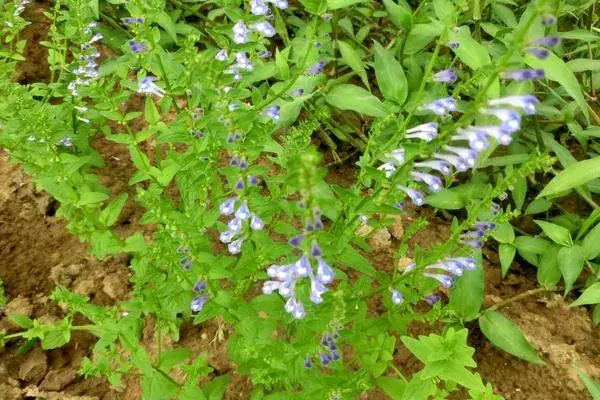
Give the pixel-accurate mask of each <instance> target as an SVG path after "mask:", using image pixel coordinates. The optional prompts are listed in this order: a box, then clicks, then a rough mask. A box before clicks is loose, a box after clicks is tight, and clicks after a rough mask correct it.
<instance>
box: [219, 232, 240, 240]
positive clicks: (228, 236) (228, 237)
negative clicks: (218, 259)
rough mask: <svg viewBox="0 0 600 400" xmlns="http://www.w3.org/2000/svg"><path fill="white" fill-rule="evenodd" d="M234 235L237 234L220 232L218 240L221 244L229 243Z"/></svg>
mask: <svg viewBox="0 0 600 400" xmlns="http://www.w3.org/2000/svg"><path fill="white" fill-rule="evenodd" d="M235 235H237V233H235V232H231V231H225V232H221V234H220V235H219V240H220V241H221V242H222V243H231V241H232V240H233V238H234V236H235Z"/></svg>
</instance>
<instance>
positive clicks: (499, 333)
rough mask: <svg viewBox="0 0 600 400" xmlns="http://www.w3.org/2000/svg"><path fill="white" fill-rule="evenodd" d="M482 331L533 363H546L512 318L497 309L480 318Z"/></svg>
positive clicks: (498, 344)
mask: <svg viewBox="0 0 600 400" xmlns="http://www.w3.org/2000/svg"><path fill="white" fill-rule="evenodd" d="M479 328H480V329H481V332H483V334H484V335H485V337H486V338H488V340H489V341H490V342H492V344H493V345H495V346H497V347H499V348H500V349H502V350H504V351H506V352H507V353H509V354H512V355H513V356H515V357H518V358H521V359H523V360H525V361H528V362H530V363H532V364H544V361H543V360H542V359H541V358H540V356H538V354H537V352H536V351H535V349H534V348H533V346H531V345H530V344H529V342H528V341H527V339H525V336H523V334H522V333H521V330H520V329H519V327H518V326H517V325H515V324H514V323H513V322H512V321H511V320H510V319H508V318H506V317H505V316H503V315H502V314H500V313H497V312H495V311H486V312H484V313H483V315H482V316H481V317H480V318H479Z"/></svg>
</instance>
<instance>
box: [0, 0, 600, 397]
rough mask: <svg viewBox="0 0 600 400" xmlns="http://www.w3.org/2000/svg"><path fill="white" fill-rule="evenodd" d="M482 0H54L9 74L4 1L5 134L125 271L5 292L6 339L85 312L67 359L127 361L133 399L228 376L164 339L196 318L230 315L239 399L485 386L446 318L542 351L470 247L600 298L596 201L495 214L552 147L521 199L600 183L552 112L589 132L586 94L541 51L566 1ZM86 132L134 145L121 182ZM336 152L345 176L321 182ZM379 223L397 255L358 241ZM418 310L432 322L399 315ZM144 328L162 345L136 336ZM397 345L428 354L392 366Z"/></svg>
mask: <svg viewBox="0 0 600 400" xmlns="http://www.w3.org/2000/svg"><path fill="white" fill-rule="evenodd" d="M476 3H477V7H476V9H472V8H471V5H470V4H471V3H470V2H466V1H455V2H452V1H449V0H433V1H423V2H419V4H418V6H416V7H412V6H411V5H410V4H409V3H408V2H405V1H399V2H398V3H396V2H394V1H392V0H384V1H383V2H382V4H380V3H378V2H368V1H360V0H359V1H357V0H326V1H325V0H299V1H298V2H293V3H292V2H290V3H288V1H287V0H270V1H267V0H250V1H247V0H244V1H240V0H231V1H213V2H187V1H186V2H184V1H180V0H169V1H162V0H148V1H140V0H129V1H126V0H109V1H107V2H104V1H102V2H98V1H94V0H92V1H86V2H84V1H80V0H59V1H56V2H55V6H54V8H53V10H52V12H50V11H48V12H47V16H48V17H49V18H51V27H50V29H49V31H48V40H47V41H44V42H43V44H44V46H46V47H47V48H48V61H49V67H50V71H51V76H50V80H49V82H36V83H32V84H28V85H26V84H19V83H15V81H14V79H13V78H14V76H13V71H14V68H15V65H16V63H17V62H18V61H20V60H22V59H23V56H22V55H23V49H24V46H25V43H24V42H23V41H22V40H19V32H20V31H21V30H22V29H23V28H24V27H25V26H26V25H27V21H26V20H25V19H23V18H22V16H21V12H22V11H23V9H24V7H26V6H27V1H26V0H23V1H21V2H19V3H4V6H3V7H4V8H3V16H4V19H3V21H4V22H3V24H2V25H1V26H0V29H1V30H0V36H1V37H2V38H3V39H4V40H3V43H5V44H6V46H5V48H3V49H2V51H1V52H0V56H2V57H3V58H4V59H5V61H6V64H5V66H4V67H2V68H1V69H0V73H1V74H2V79H1V80H0V87H1V89H2V90H1V92H0V93H1V96H2V97H1V98H2V103H1V105H0V107H1V108H2V113H1V115H2V131H1V136H0V144H1V145H2V146H3V147H4V148H5V149H6V150H7V151H8V152H9V153H10V155H11V157H12V159H13V160H14V161H15V162H19V163H22V164H23V166H24V169H25V171H26V172H27V173H28V174H29V175H31V177H32V178H33V180H34V182H35V183H36V185H37V186H38V187H39V188H40V189H42V190H45V191H47V192H48V193H50V194H51V195H52V196H53V197H54V198H56V199H57V200H58V202H59V203H60V208H59V210H58V212H57V215H59V216H61V217H64V218H65V220H66V221H67V224H68V227H69V229H70V231H71V232H72V233H73V234H75V235H77V236H78V237H79V238H80V239H81V240H82V241H87V242H89V244H90V251H91V253H92V254H93V255H94V256H96V257H99V258H104V257H109V256H111V255H115V254H119V253H127V254H129V255H130V256H131V262H130V268H131V292H130V293H129V295H128V296H127V298H126V299H124V300H122V301H120V302H119V303H117V304H115V305H114V306H110V307H103V306H99V305H95V304H94V303H93V302H90V301H89V300H88V299H86V298H85V297H84V296H81V295H78V294H75V293H72V292H70V291H69V290H67V289H66V288H57V289H56V290H55V292H54V293H53V295H52V298H53V300H54V301H56V302H58V303H59V304H63V305H64V306H65V309H66V315H65V317H64V320H63V321H61V322H57V323H52V324H47V323H42V322H40V321H37V320H30V319H28V318H27V317H23V316H16V317H14V318H13V320H14V321H15V322H16V323H17V324H18V325H19V326H20V327H21V328H23V329H22V330H20V331H17V332H12V333H5V334H3V335H2V336H1V338H2V339H3V341H5V342H7V343H13V342H14V341H19V340H23V339H26V340H39V341H40V342H41V346H42V348H44V349H51V348H56V347H60V346H62V345H64V344H65V343H67V342H68V341H69V340H70V336H71V332H72V331H74V330H84V331H88V332H90V333H91V334H93V335H95V336H96V337H97V338H98V341H97V343H96V345H95V346H94V349H93V354H92V356H91V357H90V358H86V359H85V360H84V362H83V364H82V367H81V373H82V374H83V375H85V376H106V377H107V378H108V379H109V381H110V382H111V384H113V385H120V384H121V380H122V378H123V377H124V376H127V375H128V374H139V375H140V376H141V379H142V387H143V390H144V398H146V399H171V398H180V399H205V398H210V399H213V398H220V397H221V396H222V394H223V393H224V390H225V387H226V386H227V383H228V378H227V375H225V376H221V377H218V376H215V375H214V374H211V372H212V368H211V367H209V366H208V364H207V359H206V356H205V355H198V354H193V352H192V351H191V350H189V349H186V348H184V347H177V345H171V347H170V348H167V349H165V348H163V342H165V340H164V338H165V337H170V338H171V339H172V341H171V343H172V342H176V341H177V339H178V338H179V334H180V331H181V327H182V325H184V324H190V323H194V324H203V323H206V321H209V320H214V321H218V323H219V324H220V326H225V325H226V326H229V327H230V328H231V336H230V337H229V338H228V348H229V356H230V358H231V360H232V361H233V363H234V364H235V366H236V371H237V373H239V374H242V375H244V376H246V377H248V378H249V379H250V381H251V383H252V385H253V388H254V389H253V395H252V396H253V397H252V398H257V399H259V398H265V399H267V398H268V399H279V398H281V399H284V398H286V399H287V398H292V397H293V398H319V399H320V398H328V399H342V398H344V399H351V398H357V396H359V395H360V394H361V393H366V392H369V391H371V390H373V389H375V388H380V389H381V390H383V391H384V392H385V393H387V395H388V396H389V397H390V398H393V399H417V400H418V399H428V398H432V397H435V398H444V397H445V396H448V395H449V394H450V393H452V392H456V391H457V390H459V388H460V387H463V388H465V390H466V391H468V393H469V395H470V396H471V398H473V399H497V398H500V397H499V396H497V395H495V394H493V389H492V388H491V386H490V385H489V384H488V385H486V384H485V383H484V382H483V381H482V379H481V377H480V376H479V374H478V373H477V371H476V369H474V367H476V364H475V362H474V361H473V357H472V356H473V352H474V350H473V349H472V348H471V347H469V345H468V344H467V332H468V330H467V329H466V328H465V326H470V325H473V324H475V323H478V324H479V326H480V329H481V330H482V332H483V333H484V335H485V336H486V337H487V338H488V339H489V340H490V341H491V342H492V343H494V344H495V345H496V346H498V347H500V348H502V349H504V350H506V351H507V352H509V353H511V354H513V355H514V356H517V357H520V358H523V359H525V360H528V361H530V362H533V363H541V362H542V360H541V358H540V356H539V355H538V354H537V353H536V352H535V350H534V349H533V348H532V347H531V346H530V345H529V344H528V343H527V341H526V340H525V338H524V337H523V335H522V334H521V333H520V331H519V330H518V328H517V327H516V325H514V324H513V323H511V322H510V321H509V320H507V319H506V318H505V317H503V316H502V314H500V313H498V312H497V311H495V310H496V309H497V308H498V307H496V308H493V309H483V308H482V304H483V298H484V292H483V282H484V268H483V264H482V247H483V246H484V242H485V240H486V239H488V238H489V237H490V236H491V237H493V238H494V239H495V242H498V243H499V245H498V251H499V256H500V262H501V265H502V269H503V272H504V273H506V271H507V270H508V268H509V267H510V265H511V262H512V260H513V258H514V257H515V256H516V254H517V252H518V254H519V255H520V256H522V257H523V258H524V259H525V260H527V261H528V262H529V263H531V264H533V265H536V266H537V267H538V279H539V282H540V284H542V285H543V286H544V287H546V288H549V289H554V288H556V287H558V285H559V281H560V280H561V278H562V279H563V281H564V289H565V290H566V291H567V292H568V291H570V290H571V289H572V288H573V285H574V284H575V281H576V280H577V278H578V277H579V275H580V273H581V271H582V269H583V267H584V266H586V268H589V270H590V271H591V272H592V274H591V275H590V276H592V277H593V278H590V279H589V282H588V286H589V289H587V290H586V291H585V292H584V293H583V295H582V297H581V298H580V299H579V300H578V304H594V303H596V302H597V301H596V300H598V291H599V290H600V289H599V286H598V285H599V284H598V283H595V280H596V279H597V277H598V268H597V265H596V264H595V263H594V260H595V259H597V257H598V256H599V255H600V254H599V252H598V251H597V250H596V248H595V247H594V246H593V244H594V241H595V240H596V237H598V235H600V228H599V226H600V225H597V216H598V213H596V212H594V213H593V215H594V217H593V218H592V216H590V217H589V218H588V219H586V220H585V221H578V222H573V224H571V225H568V224H566V223H565V222H564V221H563V222H562V223H561V222H560V221H554V222H549V221H539V222H538V224H539V226H540V228H541V229H542V230H543V233H544V235H543V237H541V236H529V235H522V236H519V237H516V236H515V230H514V228H513V226H512V225H511V224H510V222H511V220H512V219H513V218H515V217H517V216H518V215H519V214H521V212H522V210H523V209H524V202H525V197H526V193H527V186H528V181H527V180H528V179H533V177H534V176H535V174H536V173H540V172H544V171H547V170H548V169H550V168H551V167H552V166H553V165H554V164H555V162H556V159H555V158H553V157H551V154H555V155H556V157H557V158H558V159H559V162H560V163H561V164H562V165H563V166H564V170H563V171H562V172H560V173H558V174H557V176H556V178H554V179H553V180H552V181H550V182H549V184H548V185H547V186H546V187H545V188H544V189H543V191H542V192H541V193H537V192H536V193H537V194H539V196H538V197H537V198H536V199H534V200H532V201H530V202H529V204H528V206H527V208H526V209H525V210H524V212H525V213H526V214H527V213H530V214H537V213H544V212H546V211H547V210H548V209H549V207H550V204H551V202H550V201H549V200H548V198H551V197H552V196H556V195H558V194H562V193H564V192H566V191H568V190H571V189H575V190H577V192H578V193H579V194H580V195H581V196H583V198H584V199H586V201H588V202H589V203H590V204H593V205H595V203H594V201H593V200H592V199H591V198H590V193H589V192H590V191H592V192H594V193H596V191H595V189H596V187H597V185H594V186H593V187H592V185H591V184H590V185H589V187H587V186H585V185H586V184H588V183H589V182H592V181H593V180H594V179H596V178H598V177H600V173H597V172H595V173H594V174H587V175H586V178H584V179H580V178H574V177H575V176H576V175H577V174H578V173H579V171H582V170H583V169H584V168H586V166H583V165H582V164H581V163H577V162H575V160H574V159H571V158H569V157H570V154H569V153H568V151H567V154H569V156H567V155H565V152H564V151H565V150H564V148H562V147H561V145H560V144H559V143H558V142H557V141H556V140H555V139H554V138H553V135H552V132H553V130H554V129H557V128H556V127H557V126H563V125H564V124H566V126H568V127H569V129H573V130H575V131H576V132H577V134H578V135H579V136H577V137H578V138H581V139H582V140H583V141H585V139H586V138H588V137H589V136H594V135H593V134H592V133H588V135H587V136H586V134H585V133H582V132H587V131H584V129H583V128H582V126H581V124H584V125H586V126H587V124H589V123H590V122H589V121H590V118H591V119H592V120H594V119H596V122H598V121H597V119H598V117H597V115H596V114H595V112H594V110H593V109H591V108H590V107H589V106H588V105H587V104H586V101H585V98H584V96H583V94H582V93H583V92H582V89H581V87H580V86H579V85H578V84H577V79H576V78H575V75H574V72H573V71H572V70H571V69H569V68H568V67H567V65H566V64H565V62H564V61H563V60H562V59H561V57H559V55H564V50H563V49H562V48H561V42H560V32H559V31H558V28H557V17H556V16H563V15H567V14H569V13H574V12H576V11H581V10H584V9H585V7H584V6H583V5H582V6H564V5H560V4H559V2H552V1H545V0H537V1H533V2H525V3H523V6H522V7H518V8H517V7H515V8H514V9H513V8H511V7H509V6H507V5H505V4H504V3H500V2H498V3H496V2H486V3H485V4H483V3H481V2H476ZM480 3H481V4H480ZM506 4H508V3H506ZM578 7H579V8H578ZM565 38H566V39H569V40H573V39H579V38H578V37H577V36H576V35H574V34H571V35H570V36H565ZM595 40H597V39H595ZM573 61H578V60H577V59H573V60H571V61H570V62H573ZM580 71H587V69H585V67H580V68H579V70H578V71H577V70H576V71H575V72H580ZM573 82H575V83H573ZM592 87H593V83H592ZM563 123H564V124H563ZM542 127H543V129H542ZM596 129H597V128H596ZM596 133H597V132H596ZM98 140H105V141H107V142H111V143H114V145H115V146H119V147H120V148H124V149H126V150H127V152H128V154H129V157H130V161H131V165H132V168H133V170H134V172H133V173H132V174H131V176H130V177H129V182H128V183H129V185H130V186H131V187H132V188H133V189H132V190H131V191H128V193H129V194H133V193H135V200H134V199H131V198H130V195H129V194H128V193H115V192H114V191H112V190H110V189H109V188H108V187H106V186H103V184H102V183H101V181H100V180H99V179H98V175H97V174H98V167H100V166H102V165H103V164H104V160H103V154H101V153H99V152H98V151H97V150H96V148H97V146H95V145H94V143H95V142H97V141H98ZM588 161H593V162H594V164H593V166H592V165H588V166H587V168H593V167H595V168H596V171H597V170H598V166H597V165H596V164H598V158H597V157H596V158H592V159H591V160H588ZM584 162H585V161H584ZM354 165H355V166H356V168H355V167H354ZM342 167H343V168H345V169H346V170H347V171H350V173H351V174H352V175H353V176H352V179H351V181H350V182H344V183H336V180H335V179H334V178H333V176H334V172H332V171H337V170H339V169H340V168H342ZM577 168H579V169H577ZM593 182H595V181H593ZM509 193H510V196H511V197H510V199H509ZM134 201H135V204H137V206H139V207H140V208H141V209H143V210H144V214H143V217H142V218H141V220H140V224H141V225H146V226H150V228H146V227H144V228H142V227H140V228H139V229H137V230H135V231H134V232H133V233H132V232H129V233H127V234H123V233H122V230H118V229H116V227H115V225H116V224H118V223H119V218H120V214H121V211H122V209H123V207H124V206H125V205H126V204H132V203H133V202H134ZM544 207H546V208H545V209H544ZM594 208H597V206H594ZM426 209H435V210H437V211H439V212H440V213H441V214H442V215H444V216H445V217H446V218H447V219H448V220H449V222H448V224H447V225H448V234H447V235H445V237H443V238H442V239H441V241H440V242H439V243H428V246H427V247H426V248H424V247H423V246H420V245H418V244H416V242H415V241H414V238H415V237H416V235H418V234H419V233H420V232H423V231H426V229H427V225H428V224H429V221H428V217H426V215H427V214H426V213H425V212H424V211H423V210H426ZM399 224H400V227H399V228H398V225H399ZM394 227H395V228H396V231H397V230H398V229H402V230H403V232H401V233H398V232H396V233H395V234H394V238H393V244H392V248H393V251H392V253H393V257H390V258H389V259H387V260H386V261H385V262H381V261H374V259H373V258H372V257H371V256H370V255H371V254H372V251H373V248H374V247H377V246H376V245H375V243H376V241H377V240H378V239H377V238H378V237H380V236H381V235H382V234H383V235H384V236H385V235H386V234H387V236H386V238H387V239H385V240H386V241H388V242H390V243H392V240H391V236H390V235H389V232H388V228H390V229H391V228H394ZM142 229H143V231H144V232H145V234H143V233H142ZM576 230H578V233H577V236H576V238H575V239H573V238H572V237H571V232H575V231H576ZM148 232H150V233H148ZM546 236H547V237H548V238H549V240H547V239H546ZM376 239H377V240H376ZM495 242H494V243H495ZM548 254H554V255H555V257H549V256H548ZM556 258H557V259H558V260H559V261H560V264H559V263H557V262H556ZM566 264H568V265H567V266H565V265H566ZM594 296H595V297H594ZM590 299H591V300H590ZM594 299H595V300H594ZM76 316H83V317H85V319H87V320H88V321H89V323H86V324H84V325H78V324H75V318H76ZM148 321H152V324H151V325H149V322H148ZM414 321H424V322H427V323H428V324H430V325H431V326H432V330H433V326H434V325H435V324H436V322H439V321H442V322H444V329H443V330H442V331H439V332H438V333H439V334H437V333H432V334H430V335H428V336H421V337H420V338H418V339H415V338H412V337H410V335H408V330H407V327H408V326H409V324H410V323H411V322H414ZM148 326H153V327H154V331H155V333H154V336H155V338H156V341H157V343H158V346H157V347H158V351H157V352H156V353H153V352H151V351H150V350H149V349H148V348H146V347H145V346H144V344H143V343H142V342H141V334H142V332H143V331H144V329H145V328H147V327H148ZM398 346H405V347H406V348H408V349H409V350H410V351H411V352H412V353H413V354H414V355H415V356H416V357H417V358H418V359H419V360H420V361H421V362H422V363H423V365H424V368H423V369H422V370H420V371H419V372H417V373H415V374H414V375H413V376H412V377H411V378H410V379H408V378H406V377H405V376H404V375H403V373H402V371H400V370H398V368H397V367H396V365H395V362H394V352H395V349H396V348H397V347H398ZM182 376H183V378H182ZM206 376H208V377H209V378H212V379H208V378H206ZM200 377H205V378H203V379H202V381H203V382H208V381H209V380H210V383H208V384H206V385H198V381H199V378H200Z"/></svg>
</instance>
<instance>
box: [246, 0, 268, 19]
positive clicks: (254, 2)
mask: <svg viewBox="0 0 600 400" xmlns="http://www.w3.org/2000/svg"><path fill="white" fill-rule="evenodd" d="M250 12H251V13H252V14H254V15H267V14H270V13H271V10H269V7H267V5H266V4H265V3H264V2H263V1H262V0H251V1H250Z"/></svg>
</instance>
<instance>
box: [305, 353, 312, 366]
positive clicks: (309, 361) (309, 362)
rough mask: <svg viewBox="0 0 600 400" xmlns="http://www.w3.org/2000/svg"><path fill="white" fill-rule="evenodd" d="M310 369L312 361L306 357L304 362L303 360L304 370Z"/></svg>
mask: <svg viewBox="0 0 600 400" xmlns="http://www.w3.org/2000/svg"><path fill="white" fill-rule="evenodd" d="M310 367H312V359H311V358H310V356H309V355H307V356H306V360H304V368H306V369H308V368H310Z"/></svg>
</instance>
